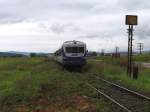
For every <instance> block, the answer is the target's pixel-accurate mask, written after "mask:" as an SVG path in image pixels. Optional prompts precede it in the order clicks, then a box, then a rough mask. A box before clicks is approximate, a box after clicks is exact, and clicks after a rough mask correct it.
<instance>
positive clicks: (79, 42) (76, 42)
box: [63, 40, 85, 45]
mask: <svg viewBox="0 0 150 112" xmlns="http://www.w3.org/2000/svg"><path fill="white" fill-rule="evenodd" d="M68 44H78V45H79V44H81V45H85V43H84V42H81V41H76V40H73V41H66V42H64V43H63V45H68Z"/></svg>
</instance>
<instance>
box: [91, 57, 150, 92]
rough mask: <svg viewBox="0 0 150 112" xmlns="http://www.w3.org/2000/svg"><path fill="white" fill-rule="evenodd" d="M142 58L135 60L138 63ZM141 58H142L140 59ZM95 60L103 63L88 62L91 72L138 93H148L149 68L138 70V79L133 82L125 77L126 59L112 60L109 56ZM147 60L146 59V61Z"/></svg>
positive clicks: (149, 83)
mask: <svg viewBox="0 0 150 112" xmlns="http://www.w3.org/2000/svg"><path fill="white" fill-rule="evenodd" d="M146 56H147V55H144V56H137V57H136V58H137V59H138V60H140V61H143V60H144V59H143V57H146ZM141 57H142V58H141ZM96 59H100V60H101V59H102V60H103V62H98V61H90V62H89V63H91V64H92V66H91V67H92V72H95V73H97V74H101V75H102V74H103V75H104V76H105V77H106V78H110V79H112V80H114V81H116V82H120V83H122V84H123V85H127V86H130V87H133V88H136V89H138V90H140V91H144V92H148V93H150V75H149V74H150V69H149V68H143V67H140V68H139V78H138V80H134V79H132V78H130V77H129V76H127V73H126V66H127V60H126V57H121V58H112V57H109V56H106V57H103V58H101V57H97V58H96ZM146 60H148V59H146Z"/></svg>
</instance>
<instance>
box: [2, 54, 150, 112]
mask: <svg viewBox="0 0 150 112" xmlns="http://www.w3.org/2000/svg"><path fill="white" fill-rule="evenodd" d="M103 60H104V62H98V61H90V60H89V61H88V64H87V65H86V66H85V67H84V68H83V73H79V72H70V71H67V70H65V69H63V68H62V67H61V66H60V65H59V64H58V63H56V62H55V61H53V60H51V59H47V58H39V57H34V58H27V57H22V58H0V109H1V111H2V112H10V111H11V112H17V111H18V110H27V111H26V112H35V111H37V110H38V109H49V110H53V112H59V111H61V112H80V111H83V110H82V109H83V107H87V108H86V109H88V111H97V112H110V111H111V108H112V106H111V103H109V102H107V101H105V99H100V101H99V100H96V99H91V98H86V97H84V96H88V97H95V96H97V93H96V92H94V91H93V90H92V89H89V88H88V87H87V86H86V85H85V82H87V81H88V82H92V80H91V77H90V76H91V75H92V74H94V73H95V74H100V75H103V76H105V77H106V78H109V79H111V80H113V81H116V82H119V83H121V84H123V85H126V86H130V87H133V88H136V89H138V90H140V91H144V92H148V93H150V75H149V74H150V70H149V69H145V68H141V69H142V71H140V75H139V79H138V80H133V79H131V78H129V77H128V76H127V75H126V68H125V66H124V62H120V60H119V59H118V60H115V59H114V60H111V58H110V57H107V61H105V59H103ZM109 60H110V61H109ZM120 65H122V66H120ZM92 83H93V84H94V85H95V86H97V87H100V86H103V85H102V84H101V83H100V82H98V81H97V82H96V81H94V82H92ZM43 111H44V110H43ZM86 111H87V110H86ZM18 112H21V111H18Z"/></svg>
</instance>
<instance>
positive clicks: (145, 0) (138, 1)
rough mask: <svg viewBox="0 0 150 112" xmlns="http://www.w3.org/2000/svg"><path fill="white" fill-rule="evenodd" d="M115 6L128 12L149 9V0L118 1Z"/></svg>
mask: <svg viewBox="0 0 150 112" xmlns="http://www.w3.org/2000/svg"><path fill="white" fill-rule="evenodd" d="M117 5H118V6H119V7H123V8H125V9H126V10H128V11H129V10H136V11H137V10H141V9H150V3H149V0H119V1H118V4H117Z"/></svg>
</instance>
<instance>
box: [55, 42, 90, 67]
mask: <svg viewBox="0 0 150 112" xmlns="http://www.w3.org/2000/svg"><path fill="white" fill-rule="evenodd" d="M86 54H87V49H86V44H85V43H84V42H81V41H75V40H73V41H66V42H64V43H63V45H62V47H61V48H60V49H59V50H57V51H56V52H55V53H54V57H55V60H56V61H58V62H59V63H61V64H62V65H63V66H78V67H82V66H83V65H85V64H86Z"/></svg>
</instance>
